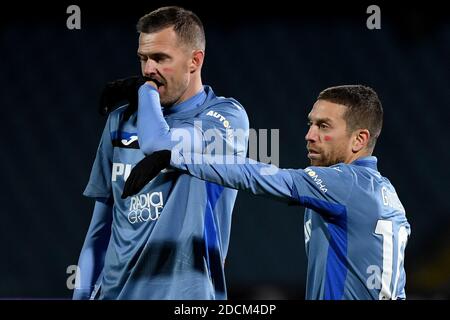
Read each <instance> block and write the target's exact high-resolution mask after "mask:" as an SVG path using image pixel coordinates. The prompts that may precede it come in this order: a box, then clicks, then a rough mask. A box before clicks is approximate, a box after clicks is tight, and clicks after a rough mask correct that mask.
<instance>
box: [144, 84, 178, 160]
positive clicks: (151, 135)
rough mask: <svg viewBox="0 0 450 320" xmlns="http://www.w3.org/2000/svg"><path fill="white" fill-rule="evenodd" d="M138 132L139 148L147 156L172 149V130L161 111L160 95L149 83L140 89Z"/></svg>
mask: <svg viewBox="0 0 450 320" xmlns="http://www.w3.org/2000/svg"><path fill="white" fill-rule="evenodd" d="M137 130H138V137H139V147H140V149H141V150H142V152H144V153H145V154H147V155H148V154H151V153H153V152H155V151H158V150H162V149H167V150H171V149H172V146H173V143H172V141H171V139H170V136H171V134H170V128H169V125H168V124H167V122H166V120H165V119H164V116H163V113H162V110H161V103H160V100H159V93H158V91H157V90H156V89H155V88H154V87H152V86H151V85H149V84H147V83H146V84H144V85H142V86H141V87H140V88H139V106H138V117H137Z"/></svg>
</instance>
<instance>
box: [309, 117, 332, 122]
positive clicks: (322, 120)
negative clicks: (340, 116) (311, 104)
mask: <svg viewBox="0 0 450 320" xmlns="http://www.w3.org/2000/svg"><path fill="white" fill-rule="evenodd" d="M308 121H311V122H312V121H313V120H311V117H310V116H308ZM314 121H315V122H318V123H323V122H326V123H333V120H332V119H331V118H317V119H315V120H314Z"/></svg>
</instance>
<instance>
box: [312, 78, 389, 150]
mask: <svg viewBox="0 0 450 320" xmlns="http://www.w3.org/2000/svg"><path fill="white" fill-rule="evenodd" d="M317 100H326V101H329V102H333V103H337V104H341V105H344V106H346V107H347V110H346V111H345V113H344V120H345V121H346V123H347V130H348V131H349V132H353V131H354V130H356V129H367V130H369V132H370V140H369V143H368V148H369V149H373V148H374V147H375V144H376V142H377V138H378V137H379V136H380V133H381V128H382V126H383V107H382V106H381V102H380V99H379V98H378V95H377V93H376V92H375V91H374V90H373V89H372V88H370V87H367V86H363V85H344V86H337V87H331V88H328V89H325V90H323V91H322V92H321V93H320V94H319V97H318V98H317Z"/></svg>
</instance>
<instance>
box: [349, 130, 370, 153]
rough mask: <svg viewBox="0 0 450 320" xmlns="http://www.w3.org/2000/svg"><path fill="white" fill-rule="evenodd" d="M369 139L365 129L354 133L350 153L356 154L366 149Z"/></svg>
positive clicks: (368, 133) (367, 131)
mask: <svg viewBox="0 0 450 320" xmlns="http://www.w3.org/2000/svg"><path fill="white" fill-rule="evenodd" d="M369 139H370V132H369V130H367V129H359V130H356V131H355V133H354V138H353V143H352V151H353V152H354V153H357V152H359V151H361V150H362V149H364V148H365V147H367V145H368V143H369Z"/></svg>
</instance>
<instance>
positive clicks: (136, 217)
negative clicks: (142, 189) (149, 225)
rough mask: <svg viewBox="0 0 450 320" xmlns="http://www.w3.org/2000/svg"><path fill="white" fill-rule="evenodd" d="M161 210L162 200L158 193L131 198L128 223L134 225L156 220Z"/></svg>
mask: <svg viewBox="0 0 450 320" xmlns="http://www.w3.org/2000/svg"><path fill="white" fill-rule="evenodd" d="M163 208H164V199H163V194H162V192H160V191H156V192H152V193H144V194H139V195H135V196H133V197H131V201H130V209H129V212H128V221H129V222H130V223H131V224H135V223H142V222H148V221H155V220H158V218H159V216H160V215H161V211H162V209H163Z"/></svg>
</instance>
